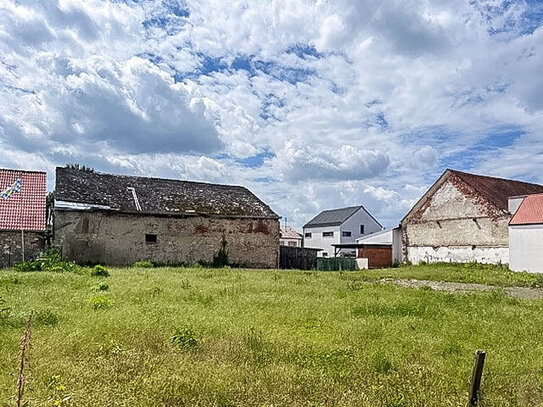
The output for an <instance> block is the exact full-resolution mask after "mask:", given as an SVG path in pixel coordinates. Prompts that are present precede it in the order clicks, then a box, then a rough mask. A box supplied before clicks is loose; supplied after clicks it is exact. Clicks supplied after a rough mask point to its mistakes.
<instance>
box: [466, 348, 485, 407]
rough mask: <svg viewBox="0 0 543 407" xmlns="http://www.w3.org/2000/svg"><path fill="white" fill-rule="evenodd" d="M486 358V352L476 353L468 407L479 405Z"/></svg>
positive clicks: (478, 351) (479, 351)
mask: <svg viewBox="0 0 543 407" xmlns="http://www.w3.org/2000/svg"><path fill="white" fill-rule="evenodd" d="M485 357H486V352H485V351H484V350H480V349H479V350H477V351H476V352H475V361H474V364H473V373H472V374H471V386H470V391H469V403H468V407H475V406H477V404H478V403H479V388H480V387H481V378H482V376H483V366H484V364H485Z"/></svg>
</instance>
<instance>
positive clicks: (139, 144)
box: [0, 0, 543, 225]
mask: <svg viewBox="0 0 543 407" xmlns="http://www.w3.org/2000/svg"><path fill="white" fill-rule="evenodd" d="M540 12H541V7H540V6H539V5H537V4H532V3H527V2H524V1H523V0H519V1H514V2H510V1H505V0H491V1H488V0H480V1H479V0H477V1H468V0H462V1H457V2H447V1H442V0H423V1H414V0H413V1H412V0H408V1H400V0H387V1H379V0H364V1H356V2H352V1H347V0H331V1H317V2H313V1H306V0H293V1H286V0H275V1H270V2H246V1H233V2H224V1H219V0H204V1H193V0H188V1H187V2H186V3H182V2H180V1H177V0H163V1H144V2H136V1H124V2H123V1H99V0H88V1H83V0H58V1H48V2H35V1H30V0H23V1H14V0H5V1H3V2H2V3H0V105H1V106H2V110H1V111H0V144H1V145H2V148H3V149H4V150H5V151H7V152H8V153H6V154H5V155H4V158H0V166H21V167H28V165H27V163H28V162H30V161H31V160H33V161H32V162H33V163H34V164H36V163H37V164H36V165H38V166H43V167H44V168H46V169H47V170H51V169H52V166H54V165H55V164H60V165H62V164H64V163H65V162H74V161H78V162H82V163H89V164H91V165H94V166H95V167H96V168H97V169H99V170H104V171H120V172H128V173H135V174H147V175H157V176H172V177H182V178H188V179H198V180H208V181H214V182H226V183H235V184H244V185H247V186H249V187H250V188H251V189H252V190H254V191H255V192H256V193H257V194H258V195H259V196H260V197H262V198H263V199H264V200H266V201H267V202H269V203H270V204H271V205H272V207H273V208H274V209H276V210H277V211H278V212H280V214H281V215H284V216H288V217H289V219H290V222H291V223H293V224H295V225H301V224H303V223H304V222H305V221H306V220H307V219H308V218H309V217H311V216H313V215H314V213H315V212H316V211H318V210H321V209H325V208H328V207H338V206H341V205H352V204H358V203H362V204H365V205H366V206H368V207H369V208H370V209H371V210H372V211H374V212H375V213H376V215H378V217H380V218H382V219H385V221H384V223H387V224H389V225H393V224H394V223H395V222H397V221H398V220H399V219H400V218H401V217H402V216H403V215H404V214H405V212H406V211H407V210H408V208H409V205H411V204H412V203H413V202H414V201H415V200H416V199H417V198H418V197H419V196H420V194H422V192H423V191H424V189H425V188H426V187H427V186H428V185H429V184H431V183H432V181H433V180H434V179H435V178H436V177H437V176H438V175H439V173H440V172H441V171H442V170H443V169H444V168H446V167H457V166H461V168H459V169H463V170H476V171H478V172H485V173H491V174H495V175H502V176H511V177H517V178H519V177H520V178H527V179H531V180H538V181H540V182H543V179H541V176H540V171H539V168H540V166H541V156H542V154H543V152H542V151H539V149H538V148H537V146H539V145H541V144H543V143H542V138H541V137H542V136H541V134H543V133H542V131H543V96H542V95H543V92H542V90H543V79H542V76H541V74H540V71H541V67H542V66H543V59H542V58H543V57H542V55H543V50H542V47H543V28H542V27H541V18H540V15H541V13H540ZM538 16H539V17H538ZM538 19H539V20H538ZM503 129H512V130H511V131H510V132H509V133H510V134H513V133H515V134H513V135H505V136H504V135H503ZM497 132H501V133H500V134H502V135H501V136H495V134H497ZM509 133H508V134H509ZM497 137H502V139H500V140H498V139H497ZM503 138H505V139H506V140H505V141H504V140H503ZM259 155H263V157H264V158H262V159H260V161H262V165H261V166H259V167H258V168H255V167H254V166H255V165H257V166H258V165H259V164H260V163H259V159H255V160H256V161H255V162H256V163H257V164H254V163H253V164H251V165H252V167H251V166H248V165H247V164H243V161H242V159H247V158H250V157H253V156H257V158H258V157H259ZM271 155H273V157H271ZM471 156H476V157H477V159H476V160H473V161H471V162H470V161H469V160H467V159H466V158H465V157H471ZM498 161H499V165H497V164H496V162H498Z"/></svg>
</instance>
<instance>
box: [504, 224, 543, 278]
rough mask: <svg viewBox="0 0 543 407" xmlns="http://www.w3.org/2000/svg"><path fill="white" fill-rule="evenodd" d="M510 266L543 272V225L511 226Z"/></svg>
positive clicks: (517, 269)
mask: <svg viewBox="0 0 543 407" xmlns="http://www.w3.org/2000/svg"><path fill="white" fill-rule="evenodd" d="M509 268H510V269H511V270H513V271H529V272H531V273H543V225H511V226H509Z"/></svg>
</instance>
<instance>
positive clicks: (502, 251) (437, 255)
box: [408, 246, 509, 264]
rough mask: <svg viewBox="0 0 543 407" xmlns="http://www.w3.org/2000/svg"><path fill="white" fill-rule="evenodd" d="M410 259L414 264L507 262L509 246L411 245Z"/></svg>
mask: <svg viewBox="0 0 543 407" xmlns="http://www.w3.org/2000/svg"><path fill="white" fill-rule="evenodd" d="M408 260H409V261H410V262H412V263H413V264H418V263H420V262H421V261H425V262H427V263H436V262H450V263H468V262H472V261H476V262H478V263H487V264H507V263H508V262H509V248H507V247H475V248H471V247H466V246H464V247H454V246H448V247H413V246H411V247H409V250H408Z"/></svg>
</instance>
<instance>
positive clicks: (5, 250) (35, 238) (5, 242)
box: [0, 231, 45, 268]
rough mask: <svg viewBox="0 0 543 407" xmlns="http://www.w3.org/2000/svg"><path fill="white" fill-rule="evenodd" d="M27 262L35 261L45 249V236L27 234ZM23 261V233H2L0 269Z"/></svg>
mask: <svg viewBox="0 0 543 407" xmlns="http://www.w3.org/2000/svg"><path fill="white" fill-rule="evenodd" d="M24 242H25V260H35V259H36V258H38V257H39V256H40V255H41V253H42V252H43V250H44V249H45V234H44V233H42V232H25V233H24ZM22 260H23V251H22V239H21V231H0V268H6V267H11V266H12V265H13V263H16V262H19V261H22Z"/></svg>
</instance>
